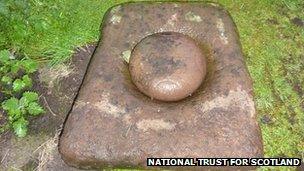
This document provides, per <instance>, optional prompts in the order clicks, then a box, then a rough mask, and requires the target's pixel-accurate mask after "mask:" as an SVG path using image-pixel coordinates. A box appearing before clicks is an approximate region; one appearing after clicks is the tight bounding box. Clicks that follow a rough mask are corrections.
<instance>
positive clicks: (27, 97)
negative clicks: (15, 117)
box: [19, 92, 38, 107]
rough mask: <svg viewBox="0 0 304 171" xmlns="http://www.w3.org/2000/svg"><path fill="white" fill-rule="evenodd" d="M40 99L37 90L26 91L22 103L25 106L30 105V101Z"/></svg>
mask: <svg viewBox="0 0 304 171" xmlns="http://www.w3.org/2000/svg"><path fill="white" fill-rule="evenodd" d="M37 100H38V94H37V93H35V92H24V93H23V95H22V97H21V99H20V102H19V103H20V105H21V106H24V107H28V105H29V103H31V102H34V101H37Z"/></svg>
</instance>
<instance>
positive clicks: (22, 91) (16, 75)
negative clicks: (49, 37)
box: [0, 50, 44, 137]
mask: <svg viewBox="0 0 304 171" xmlns="http://www.w3.org/2000/svg"><path fill="white" fill-rule="evenodd" d="M37 68H38V65H37V63H36V62H35V61H34V60H31V59H26V58H24V57H23V58H21V59H16V58H15V57H14V56H13V55H11V54H10V52H9V51H8V50H2V51H0V76H1V80H0V98H1V97H2V98H3V102H2V104H1V107H2V109H3V110H4V111H5V112H6V114H7V119H6V122H5V124H4V125H1V129H0V131H1V130H2V131H3V130H5V129H8V128H12V129H13V130H14V132H15V134H16V135H17V136H18V137H24V136H25V135H26V134H27V127H28V118H29V116H37V115H40V114H41V113H43V112H44V110H43V108H42V107H41V106H40V105H39V103H38V94H37V93H36V92H31V91H28V90H29V89H30V88H31V87H32V79H31V78H30V74H32V73H34V72H35V71H37Z"/></svg>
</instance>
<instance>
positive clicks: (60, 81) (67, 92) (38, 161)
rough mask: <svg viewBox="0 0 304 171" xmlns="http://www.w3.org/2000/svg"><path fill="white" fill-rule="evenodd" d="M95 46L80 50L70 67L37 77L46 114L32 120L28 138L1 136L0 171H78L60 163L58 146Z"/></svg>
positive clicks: (47, 69)
mask: <svg viewBox="0 0 304 171" xmlns="http://www.w3.org/2000/svg"><path fill="white" fill-rule="evenodd" d="M95 46H96V45H95V43H92V44H91V45H87V46H84V47H81V48H77V49H76V50H75V53H74V55H73V57H72V58H71V60H70V61H69V62H68V63H65V64H64V65H61V67H53V68H50V67H48V66H45V67H43V68H42V69H40V70H39V72H38V73H36V74H35V75H34V90H35V91H37V92H38V93H39V94H40V98H39V101H40V103H41V104H42V105H43V106H44V109H45V111H46V113H45V114H43V115H41V116H40V117H37V118H31V119H30V126H29V133H28V135H27V136H26V137H25V138H17V137H16V136H15V135H14V134H13V132H12V131H6V132H4V133H2V134H0V162H1V164H0V170H9V169H17V168H20V169H22V170H34V169H36V170H75V169H74V168H69V167H68V166H67V165H65V163H64V162H63V161H62V160H61V157H60V155H59V153H58V150H57V142H58V136H59V133H60V132H61V127H62V125H63V123H64V121H65V118H66V116H67V114H68V113H69V111H70V110H71V107H72V105H73V102H74V98H75V97H76V95H77V93H78V90H79V87H80V85H81V83H82V80H83V77H84V75H85V73H86V69H87V66H88V63H89V61H90V58H91V56H92V54H93V52H94V49H95ZM2 119H3V118H2ZM0 120H1V118H0Z"/></svg>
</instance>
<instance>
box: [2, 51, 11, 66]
mask: <svg viewBox="0 0 304 171" xmlns="http://www.w3.org/2000/svg"><path fill="white" fill-rule="evenodd" d="M9 57H10V53H9V51H8V50H1V51H0V62H1V63H4V64H5V63H7V62H8V61H9V60H10V58H9Z"/></svg>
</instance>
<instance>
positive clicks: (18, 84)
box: [13, 79, 26, 92]
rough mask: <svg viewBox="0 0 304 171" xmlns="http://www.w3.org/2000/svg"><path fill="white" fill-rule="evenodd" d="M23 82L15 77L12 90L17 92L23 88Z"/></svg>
mask: <svg viewBox="0 0 304 171" xmlns="http://www.w3.org/2000/svg"><path fill="white" fill-rule="evenodd" d="M25 86H26V85H25V83H24V82H23V81H22V80H21V79H16V80H15V81H14V83H13V90H14V92H19V91H21V90H22V89H24V88H25Z"/></svg>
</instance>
